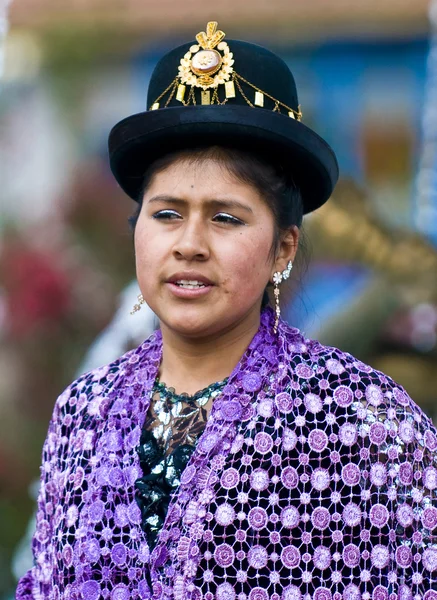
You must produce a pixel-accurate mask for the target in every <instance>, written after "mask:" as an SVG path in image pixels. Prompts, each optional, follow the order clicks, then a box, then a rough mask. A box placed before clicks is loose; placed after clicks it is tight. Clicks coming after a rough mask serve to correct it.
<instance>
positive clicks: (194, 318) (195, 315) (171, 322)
mask: <svg viewBox="0 0 437 600" xmlns="http://www.w3.org/2000/svg"><path fill="white" fill-rule="evenodd" d="M162 316H163V318H162V321H161V322H162V323H163V324H164V326H165V327H167V328H168V329H169V330H171V331H172V332H173V333H174V334H177V335H180V336H182V337H188V338H201V337H205V336H208V335H213V334H215V333H217V331H219V330H220V329H221V328H222V327H223V325H225V323H224V322H223V318H220V317H219V316H218V315H216V314H214V311H212V310H211V308H210V307H209V308H202V309H200V310H199V309H195V308H194V307H193V308H189V307H187V308H182V309H180V310H177V311H171V313H169V314H168V315H162Z"/></svg>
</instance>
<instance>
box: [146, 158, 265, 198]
mask: <svg viewBox="0 0 437 600" xmlns="http://www.w3.org/2000/svg"><path fill="white" fill-rule="evenodd" d="M157 197H158V198H160V199H161V200H164V199H166V200H168V198H170V197H173V198H180V199H182V200H186V201H194V200H195V199H199V200H202V201H204V202H211V201H213V200H217V199H219V200H233V199H236V198H246V199H248V200H250V201H251V202H253V201H255V200H256V199H259V200H260V201H261V198H260V194H259V191H258V189H257V188H256V187H255V186H254V185H252V184H250V183H249V182H244V181H242V180H241V179H239V178H238V177H237V176H236V175H235V174H234V173H232V170H231V169H230V168H229V167H228V166H227V165H226V164H224V163H223V162H221V161H217V160H214V159H212V158H203V157H202V158H196V159H195V160H194V159H192V160H190V159H188V158H184V159H179V160H175V161H173V162H172V163H171V164H169V165H168V166H166V167H165V168H164V169H162V170H160V171H158V172H157V173H155V174H154V176H153V177H152V179H151V181H150V184H149V186H148V187H147V190H146V193H145V196H144V200H145V201H146V202H148V201H150V200H151V199H154V198H157Z"/></svg>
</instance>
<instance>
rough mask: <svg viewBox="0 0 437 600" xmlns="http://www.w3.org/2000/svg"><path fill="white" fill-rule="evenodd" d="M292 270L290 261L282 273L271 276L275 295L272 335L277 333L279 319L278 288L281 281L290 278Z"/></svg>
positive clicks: (278, 272) (277, 272)
mask: <svg viewBox="0 0 437 600" xmlns="http://www.w3.org/2000/svg"><path fill="white" fill-rule="evenodd" d="M292 268H293V263H292V262H291V260H290V262H289V263H288V265H287V268H286V269H284V270H283V271H282V272H281V271H276V273H274V274H273V283H274V290H273V293H274V294H275V313H276V316H275V325H274V327H273V332H274V333H278V326H279V319H280V317H281V306H280V304H279V294H280V290H279V286H280V284H281V283H282V282H283V281H286V280H287V279H288V278H289V277H290V273H291V269H292Z"/></svg>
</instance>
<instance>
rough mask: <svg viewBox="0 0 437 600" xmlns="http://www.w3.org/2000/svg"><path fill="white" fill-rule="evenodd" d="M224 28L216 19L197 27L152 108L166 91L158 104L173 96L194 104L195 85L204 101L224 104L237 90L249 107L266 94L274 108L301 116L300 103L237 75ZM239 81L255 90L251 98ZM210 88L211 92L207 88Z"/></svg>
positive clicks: (291, 115)
mask: <svg viewBox="0 0 437 600" xmlns="http://www.w3.org/2000/svg"><path fill="white" fill-rule="evenodd" d="M225 35H226V34H225V33H224V31H221V30H218V29H217V22H216V21H210V22H209V23H208V24H207V26H206V31H200V32H199V33H198V34H197V35H196V41H197V44H193V45H192V46H190V49H189V50H188V52H186V53H185V54H184V56H183V57H182V58H181V60H180V64H179V67H178V74H177V75H176V77H175V78H174V79H173V81H172V82H171V83H170V84H169V85H168V87H167V88H166V89H165V90H164V91H163V92H162V93H161V94H160V95H159V96H158V98H156V100H155V102H154V103H153V104H152V106H151V110H157V109H158V108H160V107H161V105H160V101H161V99H163V98H164V97H165V96H166V95H167V94H168V97H167V99H166V100H165V102H164V100H163V102H164V104H163V106H162V107H161V108H166V107H167V106H168V105H169V104H170V102H171V100H172V99H173V97H175V96H176V100H178V101H179V102H181V103H182V104H183V105H184V106H188V105H189V104H196V95H195V89H196V88H200V90H201V94H200V98H201V100H200V101H201V103H202V104H203V105H210V104H218V105H223V104H226V102H227V101H228V100H229V99H232V98H236V93H237V91H238V92H239V93H240V94H241V96H242V97H243V98H244V100H245V102H246V103H247V104H248V105H249V106H250V107H252V108H254V107H256V106H260V107H264V102H265V98H269V100H271V101H272V102H273V103H274V108H273V109H272V110H273V112H278V113H281V109H283V110H285V111H287V114H288V116H289V117H291V118H292V119H296V120H297V121H301V120H302V112H301V109H300V106H299V107H298V110H295V109H294V108H291V107H290V106H287V105H286V104H284V103H283V102H281V101H280V100H277V99H276V98H274V97H273V96H271V95H270V94H268V93H267V92H265V91H264V90H261V89H260V88H258V87H256V85H253V83H251V82H250V81H248V80H247V79H245V78H244V77H242V76H241V75H239V74H238V73H237V72H236V71H235V69H234V66H233V65H234V62H235V61H234V55H233V53H232V52H231V51H230V49H229V46H228V44H227V43H226V42H225V41H224V38H225ZM241 83H245V84H246V85H247V86H249V87H251V88H252V89H253V90H254V91H255V99H254V101H253V102H252V101H251V100H249V98H248V96H247V94H246V93H245V91H244V90H243V88H242V86H241ZM220 85H224V88H225V89H224V92H225V93H224V98H223V96H222V98H223V99H222V100H220V96H219V86H220ZM187 86H189V88H190V89H189V92H188V94H186V92H187V89H186V88H187ZM211 89H212V90H213V92H212V94H211V92H210V90H211Z"/></svg>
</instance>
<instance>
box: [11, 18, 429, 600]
mask: <svg viewBox="0 0 437 600" xmlns="http://www.w3.org/2000/svg"><path fill="white" fill-rule="evenodd" d="M223 38H224V34H223V32H220V31H217V28H216V24H215V23H209V24H208V27H207V31H206V32H202V33H200V34H198V36H197V38H196V39H197V42H198V43H197V44H194V45H191V44H187V45H185V46H182V47H179V48H176V49H175V50H173V51H172V52H170V53H169V54H168V55H166V56H165V57H164V58H163V59H162V60H161V62H160V63H159V64H158V66H157V67H156V69H155V71H154V73H153V75H152V78H151V82H150V86H149V96H148V99H149V102H148V104H149V107H150V110H149V111H147V112H146V113H142V114H139V115H134V116H132V117H129V118H127V119H125V120H124V121H122V122H121V123H119V124H118V125H116V126H115V128H114V129H113V131H112V132H111V135H110V140H109V144H110V156H111V167H112V170H113V173H114V175H115V177H116V178H117V180H118V182H119V184H120V185H121V187H122V188H123V189H124V190H125V191H126V193H127V194H129V195H130V196H131V197H132V198H133V199H134V200H136V201H137V202H138V210H137V213H136V215H135V217H134V219H133V226H134V237H135V253H136V267H137V275H138V281H139V284H140V288H141V290H142V297H140V299H139V303H138V304H137V305H136V306H135V307H134V311H136V310H139V309H140V308H141V304H142V303H143V302H146V303H147V304H148V305H149V306H150V307H151V308H152V309H153V310H154V311H155V313H156V314H157V316H158V318H159V321H160V331H159V332H157V333H155V334H154V335H152V336H151V337H150V338H149V339H148V340H146V341H145V342H144V343H143V344H141V345H140V346H139V347H138V348H137V349H136V350H133V351H131V352H128V353H127V354H125V355H124V356H122V357H121V358H120V359H118V360H117V361H115V362H113V363H111V364H109V365H108V366H106V367H102V368H100V369H97V370H95V371H92V372H91V373H88V374H86V375H84V376H82V377H80V378H79V379H78V380H77V381H75V382H73V383H72V384H71V385H70V386H69V387H68V388H67V390H66V391H65V392H64V393H63V394H61V396H60V397H59V399H58V401H57V403H56V406H55V410H54V414H53V418H52V421H51V423H50V428H49V433H48V436H47V440H46V443H45V446H44V451H43V466H42V471H41V473H42V475H41V490H40V495H39V505H38V506H39V510H38V517H37V529H36V533H35V537H34V542H33V550H34V556H35V566H34V568H33V569H32V570H31V571H30V572H29V573H27V574H26V575H25V577H23V579H22V580H21V581H20V583H19V586H18V591H17V598H19V599H20V600H21V599H30V598H35V599H36V598H84V599H87V600H97V599H98V598H111V599H114V600H124V599H128V598H129V599H130V598H150V597H152V596H153V598H156V599H158V598H162V599H170V598H172V599H173V598H174V599H175V600H184V599H193V600H194V599H195V600H200V599H204V600H214V599H218V600H234V599H238V600H247V599H248V600H267V599H270V600H280V599H282V600H295V599H303V600H310V599H314V600H327V599H331V598H332V599H333V600H341V599H344V600H355V599H360V598H362V599H363V600H369V599H375V600H384V599H389V600H395V599H400V600H407V599H413V598H414V600H419V599H420V600H422V599H423V600H436V599H437V537H436V533H437V500H436V494H437V458H436V450H437V432H436V430H435V428H434V427H433V426H432V424H431V422H430V420H429V419H428V418H427V417H426V416H425V415H424V414H423V413H422V411H421V410H420V409H419V408H418V407H417V405H416V404H414V402H413V401H412V400H411V399H410V398H409V397H408V395H407V394H406V392H405V391H404V390H403V389H402V388H401V387H400V386H399V385H397V384H396V383H395V382H393V381H392V380H391V379H390V378H389V377H387V376H386V375H384V374H383V373H380V372H376V371H374V370H373V369H372V368H371V367H369V366H367V365H365V364H363V363H362V362H360V361H358V360H356V359H355V358H354V357H353V356H351V355H349V354H346V353H343V352H341V351H340V350H337V349H335V348H330V347H326V346H323V345H321V344H320V343H319V342H317V341H315V340H307V339H305V338H304V337H303V336H302V334H301V333H300V332H299V331H298V330H297V329H294V328H292V327H289V326H288V325H287V324H286V323H285V322H283V321H281V319H280V318H279V316H280V290H281V287H282V285H283V282H284V280H286V279H287V278H288V277H289V276H290V272H291V269H292V265H293V261H294V258H295V255H296V251H297V246H298V241H299V227H300V225H301V222H302V216H303V214H305V213H308V212H310V211H312V210H314V209H316V208H317V207H319V206H320V205H322V204H323V203H324V202H325V201H326V200H327V199H328V198H329V196H330V194H331V192H332V189H333V187H334V185H335V183H336V180H337V176H338V173H337V163H336V160H335V156H334V153H333V152H332V150H331V149H330V148H329V146H328V145H327V144H326V143H325V142H324V141H323V140H322V139H321V138H319V137H318V136H317V135H316V134H315V133H314V132H313V131H311V130H310V129H309V128H307V127H306V126H304V125H303V124H302V123H301V122H300V118H301V112H300V108H299V105H298V101H297V94H296V89H295V85H294V80H293V77H292V75H291V73H290V71H289V70H288V68H287V66H286V65H285V64H284V63H283V62H282V61H281V60H280V59H279V58H278V57H277V56H275V55H274V54H272V53H271V52H269V51H267V50H265V49H263V48H260V47H258V46H254V45H252V44H248V43H244V42H238V41H229V45H228V44H226V43H225V42H224V41H223ZM268 286H273V291H274V294H273V296H274V306H275V310H274V311H273V310H272V309H271V308H269V307H268V306H267V304H268V298H267V297H266V292H265V290H266V288H267V287H268ZM164 382H165V383H164ZM198 390H201V391H200V392H199V391H198Z"/></svg>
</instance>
